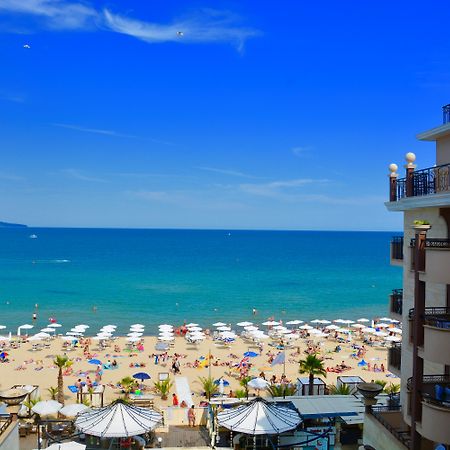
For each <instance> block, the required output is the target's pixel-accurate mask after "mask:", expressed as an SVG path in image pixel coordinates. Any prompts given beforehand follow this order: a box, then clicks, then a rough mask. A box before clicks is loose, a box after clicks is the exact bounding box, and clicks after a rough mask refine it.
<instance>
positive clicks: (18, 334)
mask: <svg viewBox="0 0 450 450" xmlns="http://www.w3.org/2000/svg"><path fill="white" fill-rule="evenodd" d="M32 328H34V327H33V325H30V324H28V323H25V324H23V325H20V327H19V328H17V336H20V332H21V330H31V329H32Z"/></svg>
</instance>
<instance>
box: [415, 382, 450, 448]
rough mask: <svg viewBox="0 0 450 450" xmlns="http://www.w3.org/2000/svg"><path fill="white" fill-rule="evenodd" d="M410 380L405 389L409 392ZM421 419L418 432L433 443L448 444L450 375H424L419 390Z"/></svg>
mask: <svg viewBox="0 0 450 450" xmlns="http://www.w3.org/2000/svg"><path fill="white" fill-rule="evenodd" d="M411 386H412V379H411V378H410V379H408V382H407V388H408V390H411ZM421 397H422V419H421V422H419V423H418V431H419V433H420V434H421V435H422V436H424V437H425V438H427V439H429V440H431V441H433V442H441V443H443V444H450V427H449V426H448V425H449V423H450V375H425V376H424V377H423V386H422V390H421Z"/></svg>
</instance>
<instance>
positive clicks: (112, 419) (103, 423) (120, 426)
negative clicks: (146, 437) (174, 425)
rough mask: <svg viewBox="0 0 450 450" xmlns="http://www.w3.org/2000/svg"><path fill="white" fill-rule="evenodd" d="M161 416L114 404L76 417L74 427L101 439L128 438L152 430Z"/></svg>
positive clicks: (149, 411) (142, 409)
mask: <svg viewBox="0 0 450 450" xmlns="http://www.w3.org/2000/svg"><path fill="white" fill-rule="evenodd" d="M161 421H162V415H161V414H160V413H158V412H156V411H153V410H152V409H147V408H140V407H137V406H133V405H129V404H126V403H123V402H120V401H118V402H116V403H114V404H112V405H109V406H106V407H104V408H98V409H97V408H96V409H92V410H91V411H86V412H84V413H81V414H79V415H78V417H77V419H76V420H75V426H76V428H77V429H78V430H80V431H81V432H82V433H85V434H87V435H90V436H97V437H102V438H119V437H130V436H137V435H140V434H145V433H147V432H149V431H151V430H153V429H154V428H155V427H156V426H157V425H158V424H159V423H161Z"/></svg>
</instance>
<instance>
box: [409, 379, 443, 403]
mask: <svg viewBox="0 0 450 450" xmlns="http://www.w3.org/2000/svg"><path fill="white" fill-rule="evenodd" d="M438 386H440V387H441V392H439V391H438V389H437V387H438ZM406 388H407V389H408V391H411V389H412V377H411V378H408V381H407V382H406ZM446 388H450V375H424V376H423V378H422V389H421V391H420V394H421V396H422V400H424V401H426V402H428V403H433V404H435V405H439V406H441V407H444V408H450V398H447V393H446Z"/></svg>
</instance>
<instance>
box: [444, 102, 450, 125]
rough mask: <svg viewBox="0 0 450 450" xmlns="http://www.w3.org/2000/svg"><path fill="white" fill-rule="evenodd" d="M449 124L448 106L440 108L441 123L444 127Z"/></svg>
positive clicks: (449, 108)
mask: <svg viewBox="0 0 450 450" xmlns="http://www.w3.org/2000/svg"><path fill="white" fill-rule="evenodd" d="M449 122H450V104H449V105H445V106H443V107H442V123H443V124H444V125H445V124H446V123H449Z"/></svg>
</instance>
